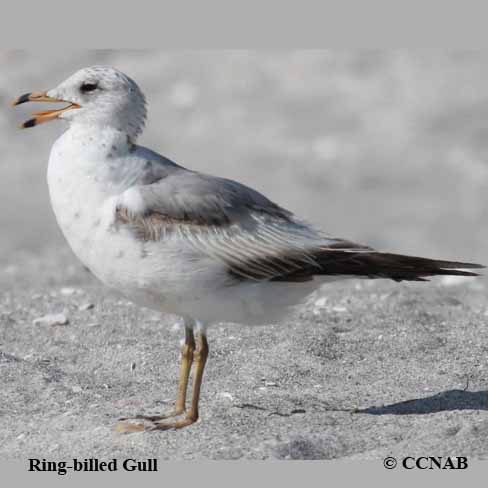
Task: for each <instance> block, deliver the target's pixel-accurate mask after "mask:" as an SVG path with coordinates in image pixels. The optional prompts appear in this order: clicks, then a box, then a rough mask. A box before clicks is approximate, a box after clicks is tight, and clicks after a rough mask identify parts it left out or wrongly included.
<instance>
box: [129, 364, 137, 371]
mask: <svg viewBox="0 0 488 488" xmlns="http://www.w3.org/2000/svg"><path fill="white" fill-rule="evenodd" d="M135 369H136V363H130V370H131V371H134V370H135Z"/></svg>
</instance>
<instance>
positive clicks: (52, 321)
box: [32, 313, 69, 325]
mask: <svg viewBox="0 0 488 488" xmlns="http://www.w3.org/2000/svg"><path fill="white" fill-rule="evenodd" d="M32 323H33V324H34V325H67V324H69V320H68V317H66V315H65V314H64V313H53V314H49V315H44V317H38V318H36V319H34V320H33V321H32Z"/></svg>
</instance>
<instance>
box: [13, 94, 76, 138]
mask: <svg viewBox="0 0 488 488" xmlns="http://www.w3.org/2000/svg"><path fill="white" fill-rule="evenodd" d="M26 102H55V103H60V102H66V103H69V105H68V106H67V107H64V108H61V109H58V110H46V111H45V112H35V113H34V114H33V115H35V117H33V118H32V119H29V120H27V121H26V122H24V123H23V124H22V125H21V128H23V129H27V128H28V127H34V126H35V125H39V124H43V123H44V122H49V121H50V120H54V119H57V118H58V117H59V116H60V115H61V114H62V113H63V112H67V111H68V110H73V109H75V108H81V107H80V106H79V105H78V104H76V103H71V102H67V101H66V100H60V99H58V98H52V97H49V96H47V94H46V93H45V92H32V93H26V94H25V95H21V96H20V97H19V98H17V99H16V100H14V101H13V102H12V105H13V106H14V107H15V106H17V105H20V104H21V103H26Z"/></svg>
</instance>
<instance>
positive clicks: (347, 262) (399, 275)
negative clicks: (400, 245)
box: [314, 249, 485, 281]
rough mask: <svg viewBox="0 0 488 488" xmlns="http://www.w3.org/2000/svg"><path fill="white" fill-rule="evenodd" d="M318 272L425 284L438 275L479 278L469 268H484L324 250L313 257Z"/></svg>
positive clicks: (466, 264) (390, 255)
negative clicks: (318, 268)
mask: <svg viewBox="0 0 488 488" xmlns="http://www.w3.org/2000/svg"><path fill="white" fill-rule="evenodd" d="M314 258H315V259H316V261H317V262H318V264H319V265H320V268H321V271H319V272H318V273H316V274H319V275H354V276H365V277H369V278H390V279H392V280H395V281H403V280H406V281H427V279H426V278H428V277H430V276H437V275H451V276H479V274H478V273H475V272H473V271H466V270H470V269H482V268H484V267H485V266H483V265H481V264H475V263H462V262H458V261H441V260H439V259H428V258H419V257H416V256H405V255H402V254H391V253H383V252H377V251H361V252H354V251H343V250H331V249H327V250H324V252H323V253H321V252H320V251H319V253H317V255H315V256H314Z"/></svg>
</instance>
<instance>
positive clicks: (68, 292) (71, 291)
mask: <svg viewBox="0 0 488 488" xmlns="http://www.w3.org/2000/svg"><path fill="white" fill-rule="evenodd" d="M76 291H77V290H76V289H75V288H69V287H65V288H61V290H59V293H61V295H64V296H65V297H69V296H71V295H74V294H75V293H76Z"/></svg>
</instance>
